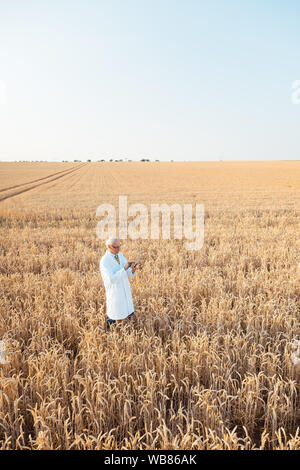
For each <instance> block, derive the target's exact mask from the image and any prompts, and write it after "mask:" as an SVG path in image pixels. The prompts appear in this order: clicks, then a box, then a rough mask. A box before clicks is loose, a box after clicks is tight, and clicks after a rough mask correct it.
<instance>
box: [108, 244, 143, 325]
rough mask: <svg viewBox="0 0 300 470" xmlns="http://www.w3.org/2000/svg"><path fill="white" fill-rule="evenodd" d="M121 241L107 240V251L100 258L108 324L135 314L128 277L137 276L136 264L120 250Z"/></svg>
mask: <svg viewBox="0 0 300 470" xmlns="http://www.w3.org/2000/svg"><path fill="white" fill-rule="evenodd" d="M120 247H121V242H120V239H119V238H117V237H111V238H109V239H108V240H106V248H107V249H106V252H105V255H104V256H103V257H102V258H101V260H100V273H101V276H102V279H103V283H104V287H105V293H106V325H107V329H109V328H110V325H111V324H113V323H115V322H116V321H118V320H124V319H125V318H128V317H130V316H131V315H133V314H134V306H133V301H132V295H131V289H130V283H129V279H128V277H134V276H135V270H136V266H135V265H134V263H133V262H130V263H128V262H127V260H126V258H125V256H123V254H122V253H121V252H120Z"/></svg>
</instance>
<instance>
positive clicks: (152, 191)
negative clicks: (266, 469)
mask: <svg viewBox="0 0 300 470" xmlns="http://www.w3.org/2000/svg"><path fill="white" fill-rule="evenodd" d="M119 195H127V196H128V203H130V204H131V203H137V202H138V203H143V204H145V205H146V206H147V207H150V204H152V203H168V204H172V203H180V204H183V203H193V204H196V203H201V204H204V214H205V231H204V244H203V247H202V248H201V250H198V251H187V250H186V248H185V243H184V240H176V239H173V238H171V240H164V239H159V240H150V239H149V240H143V239H138V240H130V239H128V240H121V241H122V248H121V251H122V253H123V254H124V255H125V256H126V258H127V259H128V260H129V259H130V260H131V259H132V260H134V259H136V258H137V257H138V255H140V254H141V253H142V254H143V256H144V261H143V264H142V266H141V269H140V270H138V271H137V277H136V278H135V279H131V281H130V282H131V288H132V295H133V301H134V305H135V318H134V319H133V321H131V322H126V321H124V322H122V323H121V324H120V325H117V326H114V327H113V328H112V330H111V331H110V332H107V331H106V329H105V291H104V287H103V284H102V280H101V276H100V273H99V260H100V258H101V256H102V255H103V254H104V252H105V243H104V240H99V239H98V238H97V236H96V225H97V222H98V218H97V217H96V209H97V207H98V205H99V204H101V203H111V204H114V205H115V206H116V207H118V198H119ZM299 209H300V162H297V161H294V162H292V161H285V162H194V163H193V162H93V163H88V162H78V163H46V162H45V163H42V162H40V163H30V162H23V163H0V277H1V284H0V291H1V298H0V340H3V341H5V345H6V359H7V363H6V364H2V365H0V449H148V450H149V449H192V450H202V449H209V450H212V449H220V450H228V449H230V450H242V449H246V450H248V449H261V450H266V449H272V450H275V449H289V450H300V396H299V373H300V367H299V366H297V364H296V363H295V361H292V360H291V358H292V355H293V354H294V357H296V359H297V360H298V358H299V359H300V351H299V348H298V349H297V347H296V346H295V344H296V343H295V341H296V340H299V339H300V329H299V326H300V323H299V314H300V295H299V294H300V268H299V266H300V259H299V217H300V212H299Z"/></svg>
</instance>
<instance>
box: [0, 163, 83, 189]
mask: <svg viewBox="0 0 300 470" xmlns="http://www.w3.org/2000/svg"><path fill="white" fill-rule="evenodd" d="M81 166H82V165H81ZM73 169H74V166H73V167H71V168H68V169H66V170H62V171H57V172H56V173H51V175H47V176H43V177H42V178H37V179H36V180H32V181H28V182H27V183H20V184H16V185H15V186H9V187H8V188H3V189H0V193H3V192H4V191H9V190H10V189H15V188H19V187H20V186H28V185H29V184H32V183H37V182H38V181H42V180H46V179H48V178H51V177H52V176H56V175H60V174H61V173H66V172H69V171H71V170H73Z"/></svg>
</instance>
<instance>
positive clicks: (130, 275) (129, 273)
mask: <svg viewBox="0 0 300 470" xmlns="http://www.w3.org/2000/svg"><path fill="white" fill-rule="evenodd" d="M122 256H123V259H124V262H125V265H126V263H127V259H126V258H125V256H124V255H123V254H122ZM126 272H127V276H128V277H135V273H133V272H132V271H131V267H129V268H128V269H127V271H126Z"/></svg>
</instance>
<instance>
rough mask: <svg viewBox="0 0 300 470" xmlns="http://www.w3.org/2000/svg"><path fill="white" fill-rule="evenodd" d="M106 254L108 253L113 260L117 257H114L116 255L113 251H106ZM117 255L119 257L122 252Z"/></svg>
mask: <svg viewBox="0 0 300 470" xmlns="http://www.w3.org/2000/svg"><path fill="white" fill-rule="evenodd" d="M106 253H107V254H108V255H110V256H111V257H112V258H114V257H115V255H114V254H113V253H112V252H111V251H109V250H106ZM117 254H118V255H119V254H120V252H119V253H117Z"/></svg>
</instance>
